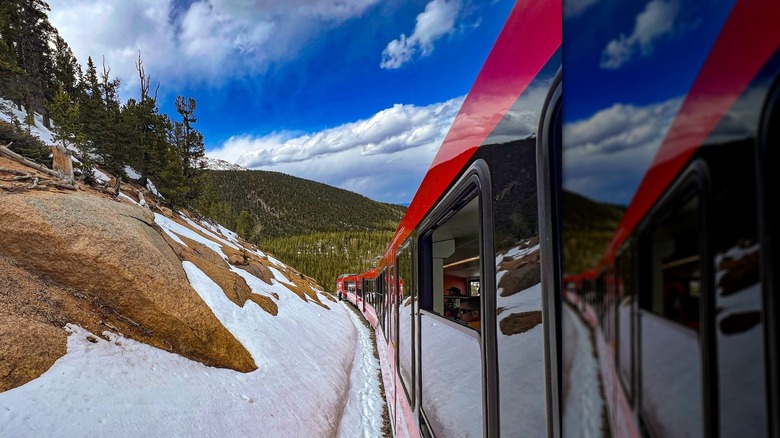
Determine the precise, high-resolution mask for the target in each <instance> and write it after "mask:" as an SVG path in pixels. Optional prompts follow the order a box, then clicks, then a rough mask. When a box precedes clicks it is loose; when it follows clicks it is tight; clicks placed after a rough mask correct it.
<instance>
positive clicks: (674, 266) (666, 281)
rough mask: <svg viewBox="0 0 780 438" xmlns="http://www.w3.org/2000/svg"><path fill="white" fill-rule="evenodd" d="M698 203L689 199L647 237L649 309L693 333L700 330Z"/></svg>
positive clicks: (695, 199) (696, 200)
mask: <svg viewBox="0 0 780 438" xmlns="http://www.w3.org/2000/svg"><path fill="white" fill-rule="evenodd" d="M698 223H699V201H698V198H694V199H691V200H690V201H688V202H687V203H686V204H685V205H683V207H682V208H680V209H679V210H678V211H677V212H676V213H675V215H674V217H673V218H672V219H670V220H669V221H667V222H666V223H664V224H663V225H661V226H659V227H657V228H656V229H655V230H654V231H653V232H652V235H651V237H650V239H651V242H650V245H651V246H652V248H651V254H652V259H651V261H650V263H651V264H652V265H651V266H652V267H651V279H650V280H651V285H652V290H651V294H650V301H649V302H648V306H649V309H650V310H652V311H653V312H654V313H656V314H658V315H660V316H663V317H664V318H666V319H668V320H671V321H674V322H677V323H679V324H681V325H683V326H685V327H688V328H690V329H693V330H698V328H699V297H700V289H701V287H700V283H701V281H700V277H701V276H700V273H699V254H700V249H699V248H700V243H699V233H698V229H699V226H698Z"/></svg>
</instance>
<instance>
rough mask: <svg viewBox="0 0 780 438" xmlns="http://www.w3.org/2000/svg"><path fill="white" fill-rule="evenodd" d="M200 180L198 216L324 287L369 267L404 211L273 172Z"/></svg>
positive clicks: (228, 173) (211, 174) (223, 173)
mask: <svg viewBox="0 0 780 438" xmlns="http://www.w3.org/2000/svg"><path fill="white" fill-rule="evenodd" d="M208 177H209V178H208V179H209V180H210V189H209V190H208V191H207V195H206V197H205V198H212V199H211V200H210V201H208V202H206V203H205V204H207V207H206V208H207V209H208V210H209V211H208V212H203V211H201V213H203V214H207V215H209V216H211V217H213V218H214V219H216V220H217V221H219V222H220V223H222V224H223V225H226V226H227V227H229V228H231V227H233V228H234V229H236V230H239V234H242V233H243V234H244V237H245V238H247V239H249V240H251V241H252V242H254V243H257V244H259V245H262V247H263V248H264V249H265V250H267V251H270V252H272V253H273V254H275V255H276V256H277V257H278V258H279V259H281V260H284V261H285V263H289V264H290V265H291V266H295V267H296V268H297V269H299V270H301V271H302V272H306V274H308V275H310V276H312V277H313V278H314V279H316V280H317V281H318V283H319V284H321V285H322V286H323V287H325V288H326V290H333V289H334V288H335V282H336V277H338V275H339V274H343V273H345V272H364V271H366V270H368V269H370V268H372V267H374V266H376V262H377V260H378V258H379V257H380V256H381V255H382V254H383V253H384V250H385V248H386V247H387V245H388V243H389V242H390V239H392V237H393V233H394V232H395V229H396V227H397V226H398V222H399V221H400V220H401V218H402V217H403V215H404V213H405V212H406V208H405V207H402V206H400V205H395V204H386V203H382V202H377V201H373V200H371V199H369V198H366V197H365V196H362V195H359V194H357V193H354V192H350V191H347V190H342V189H339V188H336V187H332V186H329V185H326V184H322V183H318V182H314V181H310V180H306V179H302V178H296V177H294V176H290V175H286V174H283V173H279V172H268V171H259V170H250V171H246V172H236V171H210V172H208ZM244 212H246V213H244ZM249 216H251V219H249V218H248V217H249ZM242 217H243V218H244V219H243V221H244V222H246V221H248V222H249V224H250V225H248V226H247V225H245V224H244V223H242Z"/></svg>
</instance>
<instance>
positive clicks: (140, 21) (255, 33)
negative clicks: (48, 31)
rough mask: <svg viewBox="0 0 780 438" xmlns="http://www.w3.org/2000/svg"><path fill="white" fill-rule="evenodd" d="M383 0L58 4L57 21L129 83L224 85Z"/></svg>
mask: <svg viewBox="0 0 780 438" xmlns="http://www.w3.org/2000/svg"><path fill="white" fill-rule="evenodd" d="M377 2H378V0H286V1H279V2H270V1H263V2H251V3H249V2H237V1H235V0H195V1H193V2H189V3H187V4H186V6H181V5H179V6H177V3H178V2H175V1H174V0H134V1H124V0H50V1H49V2H48V3H49V5H50V6H51V13H50V14H49V18H50V20H51V22H52V23H53V24H54V25H55V26H56V27H57V29H58V30H59V32H60V33H61V34H62V35H63V36H64V37H65V39H66V40H67V41H68V43H69V44H70V45H71V47H72V49H73V51H74V53H75V54H76V56H77V58H78V59H79V60H80V61H81V62H82V63H84V64H86V59H87V56H92V57H93V59H95V60H96V62H98V63H99V61H100V59H101V57H102V56H104V55H105V57H106V61H107V63H108V64H109V65H110V66H111V67H112V73H113V74H115V75H117V76H119V77H121V78H122V79H123V81H125V84H126V85H129V84H136V83H137V82H138V79H137V73H136V71H135V62H136V60H137V57H138V51H139V50H140V51H141V52H142V56H143V59H144V65H145V66H146V71H147V72H149V73H151V74H152V75H153V76H155V78H154V79H156V78H157V77H160V78H169V79H172V80H175V78H182V77H185V78H187V80H190V81H195V82H206V83H214V84H216V83H218V82H219V81H221V80H222V79H224V78H225V76H226V75H235V76H238V75H241V74H243V72H256V71H262V69H264V68H266V67H267V66H268V64H269V63H271V62H273V61H278V60H284V59H285V58H286V57H289V56H294V54H295V52H296V51H297V50H298V49H299V48H300V47H302V46H303V44H305V43H306V42H307V41H309V40H310V39H311V38H313V37H314V36H316V34H317V33H318V32H319V31H320V30H322V29H324V28H326V27H327V26H333V25H337V24H339V23H341V22H343V21H345V20H348V19H351V18H354V17H358V16H360V15H361V14H363V13H364V12H365V11H366V10H367V9H368V8H370V7H371V6H373V5H374V4H376V3H377Z"/></svg>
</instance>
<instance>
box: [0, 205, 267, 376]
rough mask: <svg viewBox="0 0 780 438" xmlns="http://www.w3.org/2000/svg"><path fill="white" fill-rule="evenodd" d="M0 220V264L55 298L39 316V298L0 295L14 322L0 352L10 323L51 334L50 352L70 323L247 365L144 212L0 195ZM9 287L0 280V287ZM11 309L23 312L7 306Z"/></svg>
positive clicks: (60, 349) (241, 367)
mask: <svg viewBox="0 0 780 438" xmlns="http://www.w3.org/2000/svg"><path fill="white" fill-rule="evenodd" d="M0 218H1V219H0V261H1V262H3V263H0V268H2V267H3V266H5V267H6V268H7V269H9V270H13V269H21V270H23V271H24V272H27V273H29V274H30V276H31V277H30V281H33V282H39V283H41V284H44V285H47V286H51V287H53V288H54V289H56V293H52V294H51V297H48V298H47V297H43V298H44V299H49V298H51V299H55V300H59V303H60V304H59V305H57V306H54V307H53V310H51V309H50V310H51V311H52V312H54V313H55V315H53V316H51V317H50V318H48V319H47V318H46V317H42V316H41V315H40V314H39V313H40V312H37V311H36V309H41V308H44V307H46V305H44V304H42V303H45V302H46V301H45V300H44V301H42V302H40V301H36V300H27V304H24V303H21V304H20V303H16V304H9V300H11V301H14V299H15V298H14V297H16V296H18V294H16V295H14V297H10V298H9V296H10V295H9V296H6V297H5V298H4V295H2V294H0V314H4V315H3V318H5V319H8V318H10V317H13V318H16V319H17V320H14V321H0V326H4V327H5V328H2V329H0V330H5V331H0V335H2V338H3V343H0V348H2V349H3V351H2V354H3V355H4V357H5V349H7V348H9V345H6V344H8V342H7V341H5V339H7V338H8V337H7V336H6V335H8V334H9V333H6V331H7V330H9V329H8V327H10V326H16V327H20V328H19V329H12V330H16V331H19V330H21V331H27V332H29V333H37V335H36V336H35V337H36V338H38V337H40V336H43V337H47V338H51V339H52V340H53V341H52V342H51V344H52V345H51V346H50V347H45V348H47V349H48V350H51V351H54V352H55V353H54V355H53V356H56V357H59V356H58V355H61V354H64V340H65V337H66V336H65V332H64V330H62V329H61V327H62V326H63V325H64V323H75V324H78V325H81V326H83V327H85V328H87V329H88V330H90V331H92V332H93V333H101V332H102V331H105V330H109V329H110V330H115V331H118V332H121V333H123V334H124V335H125V336H128V337H131V338H134V339H136V340H139V341H141V342H145V343H147V344H150V345H153V346H156V347H159V348H162V349H166V350H169V351H172V352H175V353H178V354H181V355H183V356H185V357H188V358H190V359H193V360H197V361H199V362H202V363H204V364H206V365H210V366H217V367H225V368H232V369H234V370H238V371H245V372H246V371H252V370H254V369H256V365H255V363H254V361H253V360H252V357H251V356H250V354H249V353H248V352H247V351H246V350H245V349H244V347H243V346H242V345H241V344H240V343H239V342H238V341H237V340H236V339H235V337H233V335H232V334H231V333H230V332H229V331H228V330H227V329H225V327H223V326H222V324H221V323H220V322H219V320H217V318H216V317H215V316H214V314H213V313H212V311H211V309H209V307H208V306H207V305H206V304H205V303H204V302H203V300H202V299H201V298H200V296H198V294H197V292H196V291H195V290H194V289H192V287H191V286H190V285H189V283H188V281H187V277H186V275H185V273H184V270H183V269H182V265H181V262H180V260H179V257H177V254H175V253H174V251H173V250H172V249H171V247H170V246H169V244H168V243H167V242H166V241H165V239H164V238H163V237H162V235H161V231H160V230H159V228H157V226H156V225H155V224H154V217H153V215H152V214H151V212H150V211H149V210H148V209H145V208H142V207H139V206H136V205H130V204H123V203H119V202H115V201H111V200H110V199H107V198H105V197H101V196H95V195H90V194H87V193H82V192H78V193H69V194H67V195H64V194H58V193H55V192H29V193H25V194H3V193H0ZM0 272H2V269H0ZM19 275H20V274H18V273H17V274H14V276H12V277H10V278H12V279H17V278H18V277H19ZM19 281H21V280H19ZM17 286H18V285H17ZM11 287H12V286H5V285H2V284H0V289H3V288H9V289H8V290H10V288H11ZM242 292H243V291H242ZM39 298H40V297H39ZM3 299H5V301H3ZM49 304H51V303H49ZM12 306H17V307H19V308H25V309H27V310H26V311H24V312H21V313H20V310H19V309H16V310H13V311H12V310H10V309H11V307H12ZM20 306H21V307H20ZM49 307H51V306H49ZM7 315H11V316H7ZM20 318H21V319H23V320H24V321H18V319H20ZM23 327H27V328H23ZM28 328H29V330H28ZM53 329H54V330H53ZM58 330H59V331H58ZM60 332H61V333H62V335H59V334H56V333H60ZM17 335H19V334H18V333H17ZM38 335H40V336H38ZM20 336H21V335H20ZM20 339H21V338H20ZM17 342H18V341H17ZM41 348H44V347H41ZM47 357H49V358H50V357H52V355H48V356H47ZM44 362H45V361H44ZM42 366H43V365H41V366H38V367H37V368H36V367H32V369H35V370H39V371H32V372H31V373H29V374H24V376H26V377H22V378H19V379H16V380H14V382H17V383H18V382H21V383H24V381H25V379H28V380H29V378H34V377H37V375H35V373H36V372H38V375H39V374H40V372H43V371H45V369H46V368H48V366H50V364H49V365H47V366H46V367H44V368H43V370H40V368H41V367H42ZM3 372H4V370H2V369H0V379H2V378H3V377H2V375H1V374H2V373H3ZM17 374H19V373H17ZM22 374H23V373H22ZM22 374H19V375H20V376H21V375H22ZM30 376H32V377H30ZM21 383H18V384H21ZM13 386H18V385H17V384H13V385H12V386H11V387H13ZM3 389H4V388H3V387H2V384H0V391H2V390H3Z"/></svg>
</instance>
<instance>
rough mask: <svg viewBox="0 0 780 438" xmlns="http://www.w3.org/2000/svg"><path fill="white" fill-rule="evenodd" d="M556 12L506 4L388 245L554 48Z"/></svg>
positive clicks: (423, 210) (439, 190)
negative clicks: (508, 7)
mask: <svg viewBox="0 0 780 438" xmlns="http://www.w3.org/2000/svg"><path fill="white" fill-rule="evenodd" d="M561 14H562V6H561V2H558V1H544V2H539V1H533V0H530V1H525V2H518V3H517V4H516V5H515V7H514V8H513V9H512V12H511V13H510V15H509V18H508V19H507V23H506V25H505V27H504V29H503V30H502V31H501V34H500V36H499V37H498V40H496V43H495V45H494V46H493V50H492V51H491V52H490V56H489V57H488V59H487V60H486V61H485V65H484V66H483V67H482V70H481V71H480V73H479V75H478V77H477V80H476V81H475V82H474V85H473V86H472V87H471V91H470V92H469V94H468V96H467V97H466V100H465V101H464V102H463V106H462V107H461V109H460V111H459V112H458V115H457V116H456V117H455V121H454V122H453V125H452V128H450V131H449V132H448V133H447V136H446V137H445V139H444V142H443V143H442V146H441V147H440V148H439V151H438V152H437V154H436V157H435V158H434V159H433V163H432V164H431V167H430V169H428V173H427V174H426V175H425V178H423V181H422V183H421V184H420V189H419V190H418V191H417V194H416V195H415V196H414V199H413V200H412V203H411V204H410V205H409V209H408V210H407V212H406V215H405V216H404V218H403V219H402V220H401V223H400V224H399V226H398V230H397V232H396V235H395V238H394V239H393V241H392V242H391V244H390V246H389V248H388V250H389V249H393V248H396V247H397V246H398V245H399V244H400V243H401V242H403V241H404V240H405V239H406V238H407V237H408V236H409V234H410V233H411V231H412V230H413V229H414V228H415V227H416V226H417V225H418V224H419V223H420V221H421V220H422V218H423V217H424V216H425V215H426V214H427V213H428V212H429V211H430V209H431V207H432V206H433V205H434V204H435V202H436V201H437V200H438V199H439V198H440V197H441V196H442V194H444V191H445V190H446V189H447V187H449V186H450V184H451V183H452V182H454V181H455V179H456V176H457V175H458V173H459V172H460V171H461V169H462V168H463V166H464V165H465V164H466V163H467V162H468V160H469V159H470V158H471V157H472V156H473V155H474V153H475V152H476V151H477V148H478V147H479V146H480V145H481V144H482V143H483V142H484V141H485V139H486V138H487V136H488V135H489V134H490V132H491V131H492V130H493V128H495V126H496V124H498V122H500V121H501V118H502V117H503V116H504V114H506V112H507V111H508V110H509V108H511V107H512V105H513V104H514V103H515V101H516V100H517V98H518V97H519V96H520V95H521V94H522V93H523V91H525V89H526V87H528V84H530V83H531V81H532V80H533V79H534V78H535V77H536V75H538V74H539V72H540V71H541V70H542V68H543V67H544V66H545V64H547V61H549V60H550V58H551V57H552V55H553V54H554V53H555V51H556V50H558V47H560V45H561V16H562V15H561ZM518 47H523V49H524V50H523V52H522V53H519V51H518ZM526 49H527V50H526Z"/></svg>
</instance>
